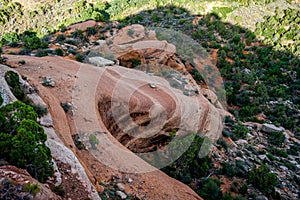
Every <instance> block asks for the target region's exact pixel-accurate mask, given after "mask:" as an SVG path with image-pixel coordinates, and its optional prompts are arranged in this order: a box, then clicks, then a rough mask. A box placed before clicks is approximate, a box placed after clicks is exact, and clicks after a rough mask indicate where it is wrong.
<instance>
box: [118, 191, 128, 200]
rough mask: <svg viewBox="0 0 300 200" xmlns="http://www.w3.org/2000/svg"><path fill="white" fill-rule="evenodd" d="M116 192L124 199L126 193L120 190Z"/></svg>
mask: <svg viewBox="0 0 300 200" xmlns="http://www.w3.org/2000/svg"><path fill="white" fill-rule="evenodd" d="M116 194H117V195H118V196H119V197H120V198H121V199H126V198H127V195H126V194H125V193H124V192H122V191H117V192H116Z"/></svg>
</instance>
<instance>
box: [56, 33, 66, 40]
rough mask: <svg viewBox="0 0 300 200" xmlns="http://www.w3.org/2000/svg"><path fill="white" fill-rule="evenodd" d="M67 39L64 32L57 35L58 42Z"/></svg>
mask: <svg viewBox="0 0 300 200" xmlns="http://www.w3.org/2000/svg"><path fill="white" fill-rule="evenodd" d="M65 39H66V36H65V35H64V34H59V35H58V36H57V37H56V41H57V42H63V41H65Z"/></svg>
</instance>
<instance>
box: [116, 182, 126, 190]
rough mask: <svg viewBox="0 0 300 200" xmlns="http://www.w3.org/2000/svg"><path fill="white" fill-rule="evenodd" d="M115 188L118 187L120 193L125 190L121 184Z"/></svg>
mask: <svg viewBox="0 0 300 200" xmlns="http://www.w3.org/2000/svg"><path fill="white" fill-rule="evenodd" d="M117 187H118V188H119V190H121V191H124V190H125V188H124V186H123V184H122V183H118V184H117Z"/></svg>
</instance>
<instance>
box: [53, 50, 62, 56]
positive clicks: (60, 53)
mask: <svg viewBox="0 0 300 200" xmlns="http://www.w3.org/2000/svg"><path fill="white" fill-rule="evenodd" d="M54 53H55V55H58V56H64V51H63V50H62V49H61V48H56V49H55V50H54Z"/></svg>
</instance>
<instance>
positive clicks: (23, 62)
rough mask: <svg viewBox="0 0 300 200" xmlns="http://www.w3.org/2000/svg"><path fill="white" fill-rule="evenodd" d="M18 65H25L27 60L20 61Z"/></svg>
mask: <svg viewBox="0 0 300 200" xmlns="http://www.w3.org/2000/svg"><path fill="white" fill-rule="evenodd" d="M18 63H19V64H21V65H25V63H26V61H25V60H20V61H19V62H18Z"/></svg>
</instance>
